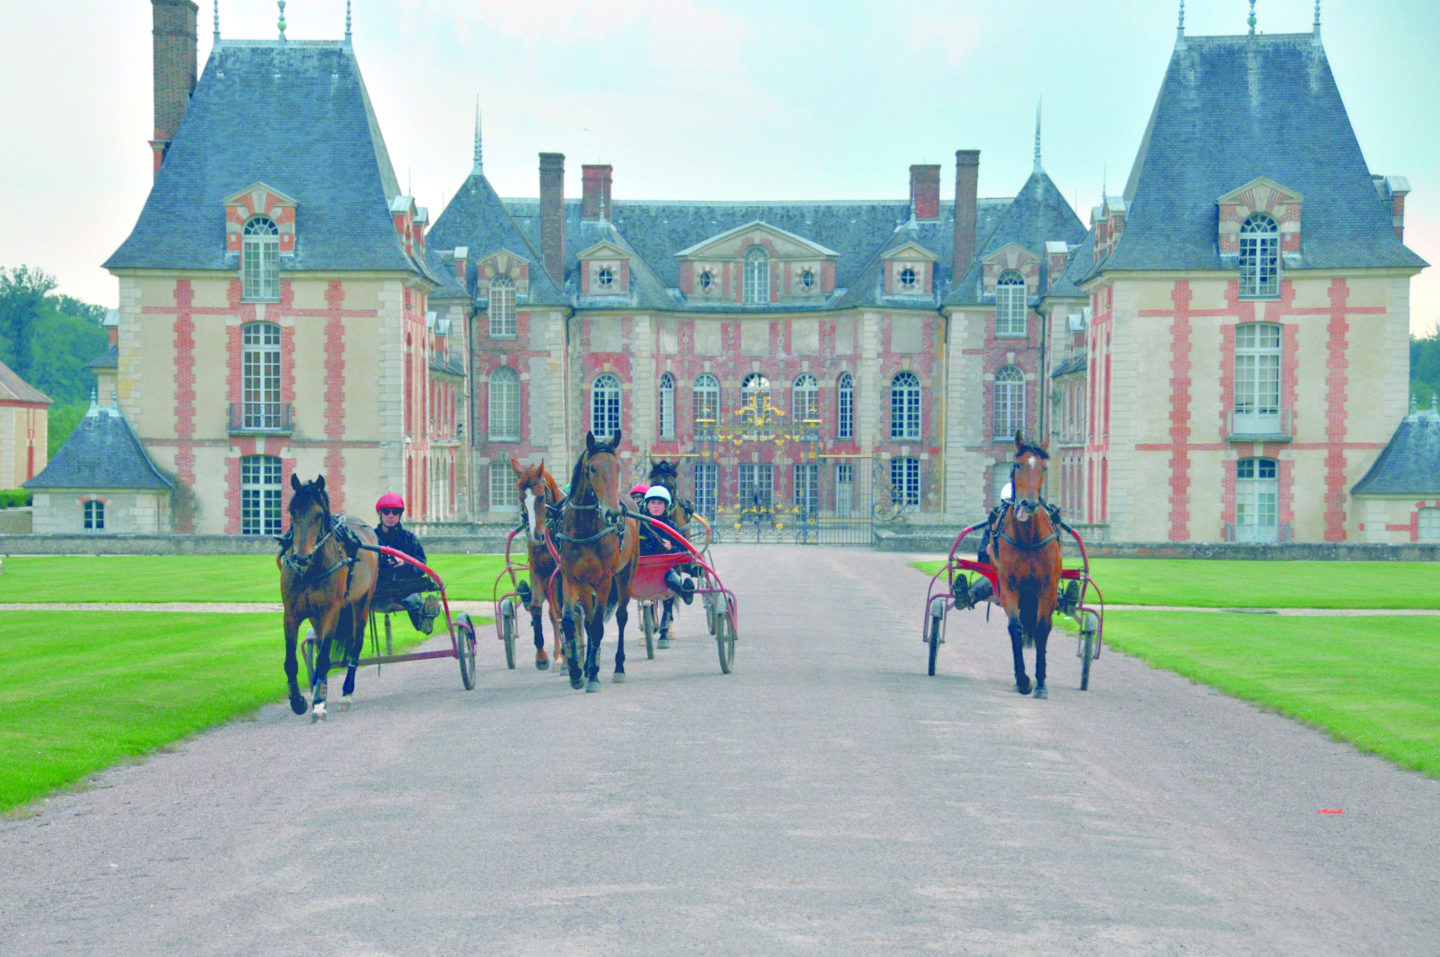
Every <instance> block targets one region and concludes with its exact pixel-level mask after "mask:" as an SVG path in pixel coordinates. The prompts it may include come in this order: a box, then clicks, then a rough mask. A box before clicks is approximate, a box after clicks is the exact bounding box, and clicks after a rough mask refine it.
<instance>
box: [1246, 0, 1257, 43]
mask: <svg viewBox="0 0 1440 957" xmlns="http://www.w3.org/2000/svg"><path fill="white" fill-rule="evenodd" d="M1245 22H1246V23H1248V24H1250V35H1251V36H1252V37H1253V36H1254V35H1255V0H1250V19H1248V20H1246V21H1245Z"/></svg>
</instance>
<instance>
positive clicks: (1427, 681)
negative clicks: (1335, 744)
mask: <svg viewBox="0 0 1440 957" xmlns="http://www.w3.org/2000/svg"><path fill="white" fill-rule="evenodd" d="M1437 627H1440V619H1437V618H1434V617H1431V616H1422V615H1414V616H1410V615H1386V616H1350V615H1344V616H1339V615H1337V616H1327V617H1318V616H1279V615H1228V614H1225V613H1223V612H1219V613H1195V614H1191V615H1189V616H1185V617H1183V619H1182V618H1181V617H1178V616H1177V615H1176V614H1175V613H1173V612H1146V611H1115V612H1111V613H1110V614H1107V615H1106V616H1105V643H1106V644H1107V645H1108V646H1110V647H1112V648H1117V649H1119V650H1121V651H1124V652H1125V653H1126V654H1129V655H1133V656H1135V657H1137V658H1140V659H1141V660H1143V661H1145V662H1146V663H1147V664H1150V665H1152V666H1154V667H1157V668H1164V669H1166V670H1169V671H1173V672H1176V673H1177V674H1181V675H1184V676H1185V677H1187V678H1190V679H1192V680H1194V681H1198V682H1201V683H1203V684H1207V685H1210V686H1211V687H1214V688H1217V689H1219V690H1220V691H1223V692H1225V693H1226V694H1230V695H1233V696H1235V697H1237V698H1242V699H1244V700H1246V701H1252V702H1255V703H1257V704H1259V705H1261V706H1262V707H1265V708H1270V709H1273V710H1275V711H1278V712H1280V713H1281V714H1284V715H1287V716H1289V717H1291V718H1295V719H1297V720H1300V721H1304V722H1306V723H1307V724H1310V725H1313V726H1315V727H1317V728H1321V729H1323V730H1325V731H1327V732H1329V733H1330V734H1331V735H1332V736H1333V737H1335V738H1336V739H1337V740H1341V741H1349V742H1350V743H1352V744H1354V745H1355V746H1356V747H1358V748H1359V749H1360V750H1362V751H1369V752H1373V753H1375V754H1379V755H1382V756H1384V757H1386V758H1388V759H1390V760H1391V761H1394V762H1395V763H1396V764H1398V765H1400V766H1401V767H1404V768H1411V769H1414V770H1417V771H1421V772H1423V773H1424V774H1426V775H1428V776H1430V777H1433V778H1440V696H1437V695H1436V694H1435V689H1434V685H1435V674H1436V673H1437V671H1440V642H1437V641H1436V640H1435V633H1436V630H1437ZM1103 663H1104V661H1103V659H1102V660H1101V662H1100V663H1099V664H1097V666H1096V667H1097V668H1102V670H1103Z"/></svg>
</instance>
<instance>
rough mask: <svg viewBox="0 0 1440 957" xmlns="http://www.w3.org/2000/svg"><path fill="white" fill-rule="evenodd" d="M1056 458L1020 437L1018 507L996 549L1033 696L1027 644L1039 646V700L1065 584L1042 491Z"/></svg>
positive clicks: (1015, 645)
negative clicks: (1058, 599)
mask: <svg viewBox="0 0 1440 957" xmlns="http://www.w3.org/2000/svg"><path fill="white" fill-rule="evenodd" d="M1049 458H1050V455H1049V453H1048V452H1046V451H1045V449H1044V448H1042V447H1040V446H1038V445H1031V444H1029V443H1027V442H1026V441H1025V438H1024V436H1023V435H1022V434H1021V433H1020V432H1018V431H1017V432H1016V433H1015V461H1014V463H1013V464H1012V465H1011V467H1010V481H1011V483H1012V484H1013V485H1014V487H1015V494H1014V501H1013V503H1011V504H1009V505H1007V506H1006V507H1005V511H1004V512H1003V513H1002V514H1001V516H1000V520H999V522H998V523H996V527H995V538H994V540H993V541H992V542H991V543H990V553H991V555H992V556H993V557H994V563H995V578H996V583H997V585H998V594H999V600H1000V604H1001V605H1003V606H1004V608H1005V614H1006V616H1007V617H1008V618H1009V631H1010V648H1011V651H1012V652H1013V653H1014V656H1015V690H1016V691H1018V692H1020V693H1021V694H1029V693H1030V679H1029V677H1027V676H1026V674H1025V656H1024V653H1023V644H1024V641H1025V639H1026V638H1029V639H1031V640H1033V642H1034V644H1035V697H1037V698H1045V697H1048V696H1049V693H1048V692H1047V691H1046V690H1045V643H1046V641H1047V640H1049V637H1050V616H1051V615H1053V614H1054V612H1055V598H1056V593H1057V590H1058V588H1059V584H1060V563H1061V558H1060V535H1059V530H1058V529H1057V528H1056V527H1055V523H1054V522H1053V521H1052V520H1051V517H1050V510H1049V508H1048V507H1047V506H1046V505H1045V500H1044V498H1042V497H1041V494H1040V491H1041V489H1042V488H1043V487H1044V485H1045V471H1046V469H1047V468H1048V465H1047V462H1048V460H1049Z"/></svg>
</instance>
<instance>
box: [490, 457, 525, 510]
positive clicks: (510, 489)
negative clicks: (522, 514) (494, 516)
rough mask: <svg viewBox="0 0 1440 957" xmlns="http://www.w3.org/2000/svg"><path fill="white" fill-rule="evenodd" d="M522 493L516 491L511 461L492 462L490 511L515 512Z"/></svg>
mask: <svg viewBox="0 0 1440 957" xmlns="http://www.w3.org/2000/svg"><path fill="white" fill-rule="evenodd" d="M519 495H520V493H519V492H517V491H515V473H514V472H513V471H512V470H511V469H510V463H509V462H491V463H490V503H489V504H490V511H492V512H513V511H514V510H515V507H516V505H517V503H518V501H519Z"/></svg>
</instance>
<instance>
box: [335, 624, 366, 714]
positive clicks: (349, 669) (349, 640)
mask: <svg viewBox="0 0 1440 957" xmlns="http://www.w3.org/2000/svg"><path fill="white" fill-rule="evenodd" d="M347 619H348V620H347ZM341 621H342V622H344V624H345V626H346V627H345V629H344V634H345V636H346V638H345V648H344V651H345V684H344V685H343V686H342V687H341V689H340V708H341V710H343V711H348V710H350V703H351V702H352V701H353V700H354V697H353V696H354V694H355V671H356V670H357V669H358V668H359V667H360V649H361V648H363V647H365V616H362V615H360V614H359V613H358V612H357V611H356V609H355V608H353V607H351V608H347V609H346V610H345V613H344V615H343V616H342V618H341Z"/></svg>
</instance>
